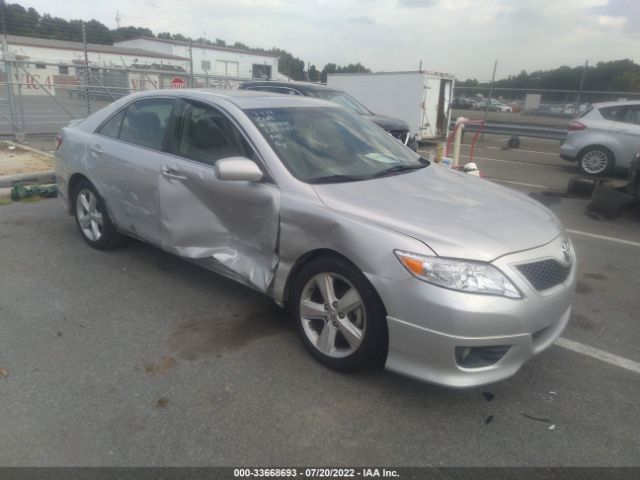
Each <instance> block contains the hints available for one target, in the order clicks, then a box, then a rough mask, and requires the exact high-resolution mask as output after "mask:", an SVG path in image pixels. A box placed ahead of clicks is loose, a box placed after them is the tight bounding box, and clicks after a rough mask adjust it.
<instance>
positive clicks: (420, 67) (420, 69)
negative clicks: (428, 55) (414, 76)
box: [418, 60, 422, 72]
mask: <svg viewBox="0 0 640 480" xmlns="http://www.w3.org/2000/svg"><path fill="white" fill-rule="evenodd" d="M418 71H419V72H422V60H420V66H419V67H418Z"/></svg>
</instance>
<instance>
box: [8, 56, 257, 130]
mask: <svg viewBox="0 0 640 480" xmlns="http://www.w3.org/2000/svg"><path fill="white" fill-rule="evenodd" d="M250 79H251V78H250V77H240V76H226V75H203V74H199V75H198V74H195V75H192V74H190V73H189V72H187V71H186V70H185V69H184V68H182V67H178V66H175V65H160V64H152V65H136V66H134V67H121V68H116V67H102V66H98V65H91V64H89V65H87V64H84V63H80V62H78V63H75V64H71V65H60V64H57V63H48V62H34V61H28V62H26V61H7V60H2V61H0V135H13V136H15V137H16V138H17V139H18V140H24V139H25V138H26V136H28V135H34V134H52V133H56V132H57V131H59V130H60V128H62V127H63V126H65V125H67V124H68V123H69V122H70V121H72V120H75V119H81V118H85V117H86V116H88V115H90V114H91V113H93V112H95V111H97V110H99V109H100V108H102V107H104V106H105V105H108V104H109V103H110V102H112V101H114V100H117V99H119V98H121V97H123V96H125V95H128V94H130V93H133V92H137V91H142V90H156V89H165V88H227V89H228V88H236V87H237V86H238V85H239V84H240V83H241V82H243V81H247V80H250Z"/></svg>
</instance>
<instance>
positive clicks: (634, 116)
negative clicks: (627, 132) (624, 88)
mask: <svg viewBox="0 0 640 480" xmlns="http://www.w3.org/2000/svg"><path fill="white" fill-rule="evenodd" d="M624 121H625V123H633V124H635V125H640V105H635V106H633V107H629V108H627V114H626V116H625V117H624Z"/></svg>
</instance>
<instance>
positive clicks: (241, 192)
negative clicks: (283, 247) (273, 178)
mask: <svg viewBox="0 0 640 480" xmlns="http://www.w3.org/2000/svg"><path fill="white" fill-rule="evenodd" d="M174 119H175V121H174V125H173V127H172V128H173V133H174V138H173V139H172V141H171V146H170V150H171V153H172V155H170V156H167V157H165V159H164V162H163V165H162V166H161V174H160V182H159V191H160V206H161V208H160V210H161V217H162V234H163V247H164V249H165V250H167V251H170V252H172V253H175V254H177V255H180V256H182V257H185V258H188V259H193V260H196V261H198V263H200V264H203V265H204V266H206V267H209V268H211V269H213V270H217V271H219V272H221V273H223V274H226V275H228V276H230V277H232V278H234V279H236V280H240V281H243V282H244V283H246V284H248V285H250V286H252V287H254V288H256V289H258V290H260V291H267V290H268V289H269V287H270V285H271V281H272V279H273V275H274V271H275V268H276V266H277V262H278V257H277V251H276V250H277V241H278V221H279V209H280V191H279V189H278V188H277V186H276V185H274V184H273V183H270V182H269V181H268V180H264V181H261V182H245V181H222V180H219V179H217V178H216V176H215V172H214V165H215V162H216V161H218V160H221V159H222V158H228V157H234V156H242V157H248V158H252V159H254V160H258V159H257V157H256V155H255V153H254V152H253V150H252V149H251V147H250V146H249V144H248V143H247V142H246V140H245V139H244V137H243V135H242V133H241V132H240V131H239V129H237V128H236V126H235V124H234V123H233V122H232V120H231V119H230V118H228V117H227V116H226V115H225V114H223V113H222V112H221V111H219V110H217V109H216V108H214V107H212V106H210V105H208V104H204V103H200V102H195V101H190V100H185V101H181V105H180V107H179V109H178V112H177V115H176V116H175V117H174Z"/></svg>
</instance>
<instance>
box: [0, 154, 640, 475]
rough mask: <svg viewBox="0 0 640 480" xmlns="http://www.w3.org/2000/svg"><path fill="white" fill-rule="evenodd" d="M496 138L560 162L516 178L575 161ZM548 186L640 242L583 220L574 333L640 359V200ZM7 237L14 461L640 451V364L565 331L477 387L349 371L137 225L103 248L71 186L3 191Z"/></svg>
mask: <svg viewBox="0 0 640 480" xmlns="http://www.w3.org/2000/svg"><path fill="white" fill-rule="evenodd" d="M488 146H490V145H489V144H487V145H485V146H484V147H483V153H485V154H486V156H487V158H490V157H497V156H498V155H504V158H507V157H508V158H510V159H512V160H513V161H516V160H518V158H519V159H520V160H522V161H526V162H527V163H540V164H541V165H543V164H547V163H548V164H549V165H551V166H550V167H547V168H548V169H549V170H550V171H549V172H548V173H540V172H542V171H544V172H547V170H543V168H544V167H542V166H541V167H540V168H539V169H534V168H533V167H530V166H522V167H520V169H519V170H517V171H511V170H509V171H507V170H504V171H502V170H501V172H502V173H503V174H504V179H506V180H508V181H519V182H520V183H530V181H531V182H533V183H536V184H540V185H544V183H543V182H547V181H548V182H549V183H551V182H555V181H557V176H558V175H560V173H561V172H562V171H563V170H564V169H565V168H566V165H564V164H561V163H559V162H560V161H559V160H555V159H554V160H553V161H551V160H549V161H547V160H546V159H544V160H540V159H538V157H537V156H535V155H533V156H531V155H529V156H526V155H524V154H523V152H505V151H500V153H497V151H496V152H493V151H491V149H488V148H486V147H488ZM494 153H495V155H494ZM509 155H511V156H509ZM516 157H518V158H516ZM554 162H556V163H555V164H557V168H556V167H553V165H554ZM493 163H498V162H493ZM481 165H482V166H484V165H485V164H484V163H481ZM486 167H487V170H491V169H492V168H494V167H492V166H491V164H490V161H487V162H486ZM552 167H553V168H552ZM557 169H559V170H557ZM509 172H510V173H509ZM559 172H560V173H559ZM494 173H495V174H497V173H496V172H494ZM570 173H571V172H566V175H567V176H569V175H570ZM533 175H540V177H539V178H538V177H536V178H535V179H534V180H532V178H533ZM559 184H560V182H559V181H558V185H559ZM554 185H555V184H554ZM512 186H513V187H514V188H518V189H520V190H522V191H524V192H527V193H529V192H533V193H534V195H541V193H540V192H541V191H542V190H540V189H536V188H528V187H524V186H521V185H520V186H517V185H512ZM539 198H540V199H542V200H543V201H545V202H547V203H549V207H550V208H551V209H552V210H553V211H554V212H556V214H557V215H558V216H559V217H560V218H561V219H562V220H563V222H565V224H566V225H567V226H568V227H570V228H571V229H572V230H574V231H579V232H586V233H593V234H599V235H603V236H607V237H612V238H613V239H614V240H615V239H624V240H627V241H629V242H630V243H627V244H623V243H617V242H615V241H613V240H607V239H598V238H593V237H590V236H586V235H584V234H582V233H578V234H572V237H573V241H574V243H575V246H576V250H577V255H578V258H579V259H580V284H579V287H578V294H577V295H576V300H575V312H574V315H573V317H572V320H571V323H570V325H569V327H568V329H567V331H566V332H565V334H564V337H565V338H568V339H570V340H573V341H575V342H579V344H580V345H590V346H592V347H595V348H597V349H599V350H602V351H605V352H608V353H610V354H613V355H617V356H619V357H623V358H624V359H627V360H630V361H634V362H640V351H639V350H638V348H637V345H638V344H639V342H640V327H639V325H638V318H639V317H638V314H637V312H638V310H639V309H640V301H639V300H638V294H637V292H638V285H639V282H640V276H639V273H638V272H640V255H639V253H640V243H637V242H640V230H639V229H638V226H639V225H640V218H639V215H638V214H633V213H630V214H628V215H626V216H625V217H624V218H622V219H619V220H617V221H615V222H596V221H594V220H591V219H588V218H587V217H585V216H584V214H583V208H584V203H585V201H583V200H579V199H571V198H562V197H555V196H550V197H545V196H544V195H542V196H539ZM549 199H551V200H552V201H549ZM633 242H636V243H635V244H634V243H633ZM0 252H2V253H1V255H0V285H1V287H0V329H1V330H0V368H4V369H6V370H8V372H9V376H8V377H6V378H2V377H0V445H2V448H0V464H1V465H87V466H91V465H237V464H244V465H255V464H259V465H263V464H270V465H280V466H281V465H291V464H313V465H367V464H376V465H380V464H384V465H396V466H400V465H411V466H420V465H436V466H448V465H455V466H466V465H500V466H502V465H511V466H515V465H526V466H532V465H539V466H548V465H604V466H609V465H636V466H640V427H639V424H638V418H640V405H639V404H638V398H640V371H632V370H630V369H625V368H621V367H620V366H616V365H614V364H611V363H606V362H603V361H601V360H598V359H596V358H593V357H591V356H587V355H584V354H581V353H576V352H574V351H570V350H567V349H566V348H561V347H559V346H553V347H551V348H550V349H549V350H548V351H547V352H545V353H544V354H542V355H540V356H539V357H537V358H535V359H534V360H533V361H531V362H530V363H529V364H527V365H526V366H525V367H524V368H523V369H522V370H521V371H520V372H519V373H518V374H517V375H516V376H515V377H514V378H512V379H510V380H507V381H504V382H502V383H499V384H496V385H492V386H490V387H485V388H476V389H470V390H448V389H444V388H439V387H436V386H432V385H428V384H423V383H419V382H415V381H412V380H408V379H405V378H403V377H400V376H397V375H394V374H391V373H388V372H385V371H383V370H373V371H369V372H365V373H360V374H355V375H341V374H337V373H335V372H332V371H329V370H327V369H325V368H323V367H321V366H320V365H318V364H317V363H315V362H314V361H313V360H312V359H311V358H310V356H309V355H307V354H306V352H305V351H304V350H303V348H302V346H301V344H300V342H299V341H298V339H297V337H296V335H295V332H294V330H293V328H292V326H291V324H290V322H289V321H288V320H287V317H286V315H285V313H284V312H282V311H281V310H280V309H279V308H277V307H276V306H275V305H274V304H273V302H272V301H271V300H269V299H268V298H266V297H264V296H262V295H260V294H258V293H255V292H253V291H251V290H249V289H247V288H245V287H242V286H240V285H238V284H236V283H233V282H231V281H229V280H226V279H224V278H222V277H220V276H217V275H215V274H213V273H210V272H208V271H205V270H203V269H200V268H198V267H196V266H194V265H191V264H189V263H187V262H183V261H181V260H179V259H177V258H174V257H170V256H167V255H165V254H163V253H162V252H160V251H158V250H157V249H155V248H152V247H149V246H146V245H143V244H141V243H138V242H131V243H130V244H129V245H128V246H126V247H124V248H122V249H120V250H117V251H114V252H108V253H105V252H97V251H94V250H92V249H90V248H89V247H87V246H86V245H85V244H84V242H83V241H82V240H81V238H80V236H79V234H78V232H77V231H76V227H75V225H74V223H73V220H72V218H71V217H68V216H67V215H66V214H65V213H64V212H63V211H62V207H61V205H60V203H59V202H58V201H57V200H46V201H41V202H36V203H21V204H13V205H9V206H4V207H0ZM613 359H614V360H615V361H618V360H620V359H619V358H618V357H613ZM614 363H615V362H614ZM488 399H490V401H489V400H488ZM523 414H526V415H529V416H532V417H538V418H545V419H548V420H549V421H550V422H551V423H547V422H543V421H536V420H532V419H530V418H528V417H526V416H524V415H523ZM551 424H553V425H555V427H554V429H553V430H550V429H549V427H550V425H551Z"/></svg>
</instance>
